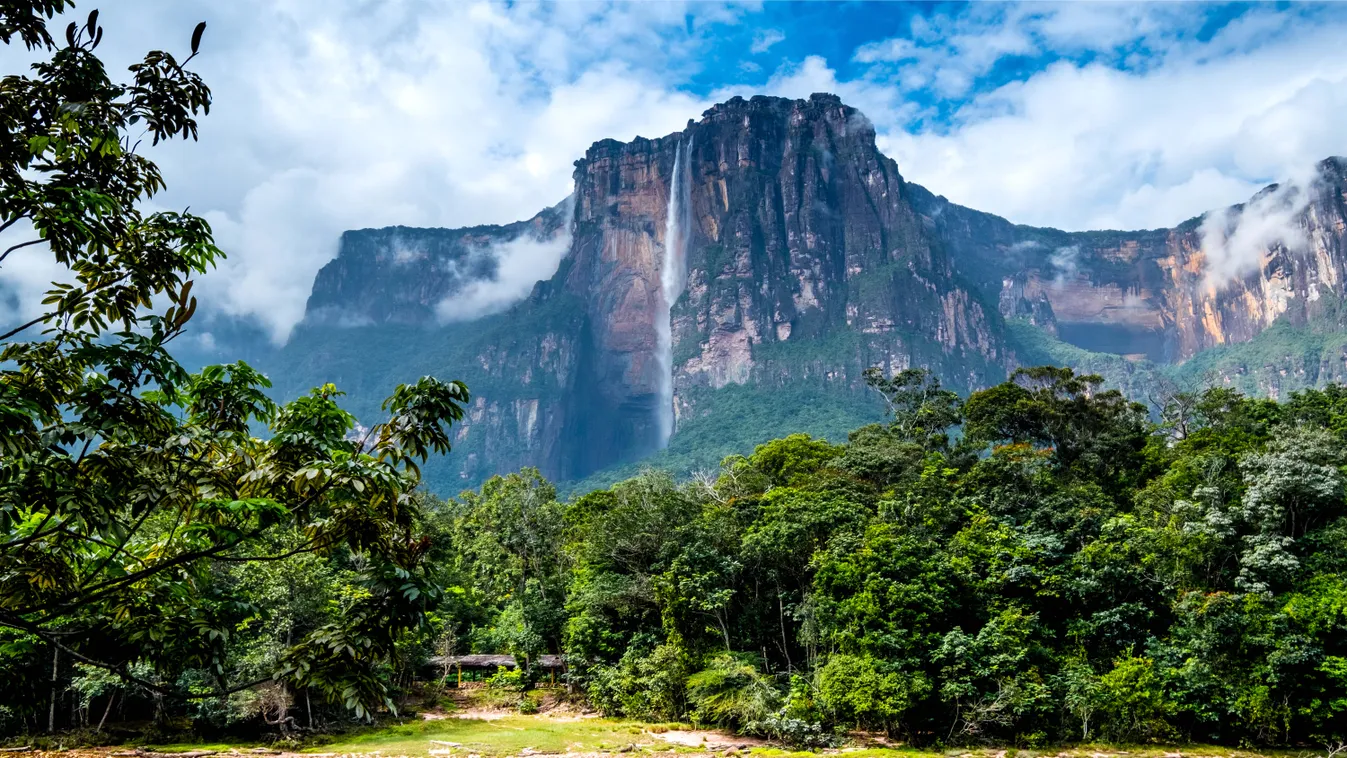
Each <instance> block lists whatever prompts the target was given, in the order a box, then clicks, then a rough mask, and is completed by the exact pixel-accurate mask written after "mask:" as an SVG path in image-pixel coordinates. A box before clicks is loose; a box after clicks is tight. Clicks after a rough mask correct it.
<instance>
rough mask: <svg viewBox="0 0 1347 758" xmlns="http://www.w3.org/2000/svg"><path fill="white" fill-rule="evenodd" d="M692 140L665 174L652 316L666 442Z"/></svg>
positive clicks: (684, 272)
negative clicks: (656, 309) (656, 303)
mask: <svg viewBox="0 0 1347 758" xmlns="http://www.w3.org/2000/svg"><path fill="white" fill-rule="evenodd" d="M691 152H692V143H691V141H689V142H688V153H689V155H688V156H686V157H685V156H684V155H683V145H682V143H679V144H678V146H676V147H675V148H674V164H673V173H672V174H671V175H670V177H669V209H668V212H667V214H666V217H665V221H664V261H663V262H662V264H661V265H660V285H661V286H660V291H661V294H662V295H663V301H662V302H661V303H660V308H661V312H660V314H659V316H658V317H656V319H655V336H656V359H657V361H658V365H659V372H660V376H659V440H660V443H659V445H660V447H661V448H664V447H666V446H667V445H668V444H669V437H670V436H672V435H673V431H674V397H673V323H672V318H673V304H674V303H675V302H676V301H677V300H678V296H679V295H681V294H683V288H684V287H685V286H687V279H688V259H687V255H688V229H689V227H690V226H691V217H690V215H689V211H690V206H691V204H692V202H691V201H692V185H691V184H690V183H689V182H688V171H689V164H690V162H691V155H690V153H691Z"/></svg>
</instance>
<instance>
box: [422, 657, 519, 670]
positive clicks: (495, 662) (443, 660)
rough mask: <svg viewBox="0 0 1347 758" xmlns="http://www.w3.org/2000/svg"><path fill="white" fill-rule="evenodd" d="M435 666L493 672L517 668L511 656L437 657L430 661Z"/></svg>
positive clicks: (517, 665)
mask: <svg viewBox="0 0 1347 758" xmlns="http://www.w3.org/2000/svg"><path fill="white" fill-rule="evenodd" d="M430 662H431V663H433V664H435V665H436V666H450V667H457V668H461V669H487V670H490V671H495V670H496V669H497V668H500V667H501V666H504V667H505V668H507V669H516V668H519V664H518V663H516V662H515V659H514V656H513V655H437V656H435V657H434V658H431V659H430Z"/></svg>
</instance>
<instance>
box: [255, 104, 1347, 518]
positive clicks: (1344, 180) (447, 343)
mask: <svg viewBox="0 0 1347 758" xmlns="http://www.w3.org/2000/svg"><path fill="white" fill-rule="evenodd" d="M1345 166H1347V164H1345V163H1344V161H1343V160H1342V159H1330V160H1328V161H1325V162H1323V163H1322V164H1320V166H1319V171H1318V174H1317V176H1316V177H1315V178H1314V179H1313V180H1310V181H1306V182H1301V183H1294V184H1287V185H1282V186H1273V187H1270V188H1268V189H1267V190H1264V191H1263V192H1262V193H1260V194H1259V195H1258V196H1257V197H1255V198H1253V199H1252V200H1251V201H1250V202H1249V203H1247V204H1245V205H1243V206H1237V207H1235V208H1233V209H1229V210H1227V211H1222V212H1219V213H1214V214H1208V215H1207V216H1205V217H1203V218H1200V219H1192V220H1190V221H1188V222H1185V223H1183V224H1180V225H1179V226H1177V227H1175V228H1173V229H1161V230H1151V231H1140V232H1115V231H1104V232H1062V231H1058V230H1054V229H1042V228H1034V227H1027V226H1020V225H1016V224H1012V223H1010V222H1009V221H1006V220H1005V219H1002V218H1000V217H997V216H994V215H991V214H987V213H982V212H979V211H975V210H972V209H969V208H964V207H962V206H959V205H956V204H953V203H951V202H949V201H948V200H946V199H945V198H943V197H939V196H937V195H935V194H933V193H931V192H929V191H928V190H926V189H924V188H922V187H919V186H917V185H915V184H911V183H909V182H906V181H904V179H903V178H902V176H901V175H900V174H899V171H898V166H897V164H896V163H895V162H894V161H893V160H891V159H889V158H888V157H886V156H884V155H883V154H882V153H880V152H879V150H878V149H877V148H876V146H875V134H874V129H873V127H872V126H871V125H870V123H869V122H868V121H867V120H866V119H865V117H864V116H863V115H862V114H861V113H859V112H858V111H856V110H855V109H853V108H850V107H848V106H846V105H845V104H843V103H842V102H841V101H840V100H839V99H838V98H837V97H835V96H832V95H814V96H812V97H811V98H809V99H808V100H787V99H781V98H768V97H754V98H752V99H750V100H744V99H742V98H734V99H732V100H730V101H728V102H725V103H722V104H720V105H716V106H714V107H712V108H711V109H710V110H708V111H706V112H705V113H704V114H703V115H702V118H701V119H700V120H697V121H691V120H690V121H689V122H688V124H687V127H686V128H685V129H683V130H682V131H680V132H676V133H674V134H670V135H667V136H664V137H660V138H658V139H644V138H637V139H635V140H632V141H631V142H627V143H622V142H617V141H615V140H602V141H600V142H597V143H595V144H594V145H593V146H592V147H591V148H590V149H589V150H588V151H587V152H586V154H585V156H584V157H583V158H582V159H580V160H578V161H577V162H576V168H575V173H574V188H575V189H574V194H573V195H572V197H571V198H569V199H568V201H566V202H563V203H562V204H560V205H558V206H556V207H554V208H551V209H548V210H545V211H543V212H542V213H540V214H539V215H538V216H537V217H535V218H533V219H531V220H530V221H527V222H520V223H518V224H511V225H508V226H498V227H475V228H472V229H463V230H440V229H409V228H394V229H383V230H363V231H359V232H348V233H346V234H345V235H343V238H342V241H341V246H340V250H339V254H338V255H337V257H336V258H335V259H334V260H333V261H332V262H330V263H329V264H328V265H327V266H326V267H324V269H323V270H322V271H321V272H320V273H319V275H318V277H317V279H316V281H315V284H314V289H313V294H312V296H311V297H310V300H309V305H308V315H307V316H306V319H305V321H304V323H303V324H301V326H300V327H299V328H298V329H297V330H296V333H295V335H294V336H293V337H292V339H291V340H290V342H289V343H288V344H287V345H286V347H285V348H284V349H283V350H281V351H280V352H279V353H277V354H275V355H273V356H271V357H270V358H269V359H268V360H267V361H266V362H265V364H264V365H265V367H266V368H267V369H268V371H269V373H270V375H271V376H272V377H273V379H274V380H275V381H276V382H277V385H278V390H279V391H280V392H281V393H282V394H291V395H292V394H294V392H296V391H302V390H303V389H304V388H306V387H308V386H312V385H314V384H317V383H321V382H326V381H333V382H335V383H337V385H338V386H339V387H341V388H343V389H344V390H346V391H347V392H349V393H350V397H349V400H350V403H349V405H350V406H351V407H352V409H353V410H354V411H355V412H356V413H357V414H358V415H360V416H361V417H362V418H373V417H374V416H375V414H376V412H377V405H378V400H379V399H380V398H381V397H382V395H383V394H386V392H387V391H388V390H389V389H390V388H391V387H392V385H393V384H394V383H396V382H398V381H408V380H411V379H414V378H415V377H416V376H419V375H421V374H425V373H433V374H437V375H440V376H443V377H446V378H450V377H451V378H459V379H463V380H464V381H466V382H467V383H468V385H469V387H470V388H471V389H472V391H473V395H474V400H473V403H472V407H471V409H470V413H469V418H468V419H467V420H466V422H465V423H464V424H463V425H462V426H460V427H459V428H458V429H457V430H456V434H457V440H458V441H457V443H456V448H455V453H454V454H453V455H452V456H450V457H449V458H446V459H444V460H443V461H440V462H437V464H436V467H437V468H435V467H433V468H432V469H430V470H428V471H427V474H428V478H429V479H430V480H431V481H432V483H433V486H435V487H436V488H437V489H439V490H440V491H442V492H443V493H445V494H452V492H454V491H455V490H456V489H457V488H458V487H460V486H469V485H473V484H476V483H478V482H480V481H481V480H482V479H483V478H485V477H487V476H489V475H491V474H493V473H496V472H500V471H507V470H511V469H514V468H518V467H520V466H524V465H536V466H538V467H539V468H541V469H542V471H543V472H544V474H546V475H547V476H549V477H551V478H553V479H556V480H562V481H567V480H571V481H573V480H576V479H580V478H583V477H586V476H590V475H594V474H595V472H604V471H609V472H611V471H613V470H614V467H620V466H622V465H623V464H627V465H634V462H636V461H640V460H649V459H650V458H649V456H652V455H654V456H655V457H654V458H653V460H655V461H658V462H662V463H664V464H665V465H669V466H671V467H674V468H680V469H684V470H687V469H690V468H695V467H697V466H706V465H713V464H714V463H715V461H716V460H717V459H718V458H719V457H720V456H722V455H724V454H728V453H731V452H736V451H742V450H744V449H746V448H747V447H749V446H751V445H752V444H754V443H756V442H760V441H762V440H765V439H767V438H770V437H772V436H777V435H780V434H785V433H789V432H794V431H810V432H812V433H816V434H823V435H827V436H834V437H836V436H838V435H841V434H844V433H845V431H846V430H847V429H849V428H852V427H854V426H857V425H860V424H862V423H866V422H869V421H874V420H878V419H879V418H880V416H881V409H880V408H879V406H878V404H877V401H876V400H875V399H874V398H872V397H871V396H870V395H869V394H868V393H867V392H866V390H865V387H864V384H863V381H862V378H861V372H862V371H864V369H865V368H867V367H869V366H875V365H877V366H880V367H882V368H884V370H886V371H895V370H898V369H901V368H906V367H909V366H924V367H928V368H930V369H932V370H933V371H935V372H936V373H937V374H938V375H940V376H941V378H942V379H943V380H944V381H945V382H946V383H947V384H948V385H951V386H953V387H955V388H957V389H963V390H967V389H972V388H977V387H981V386H986V385H988V384H990V383H994V382H997V381H999V380H1001V379H1002V378H1004V377H1005V375H1006V373H1007V372H1008V371H1010V370H1013V369H1014V368H1016V367H1017V366H1020V365H1024V364H1026V363H1035V362H1041V361H1044V360H1052V361H1059V362H1060V361H1063V360H1065V361H1068V362H1074V363H1076V364H1077V365H1085V366H1089V365H1094V364H1098V365H1099V366H1101V367H1102V368H1104V369H1106V370H1107V373H1109V375H1110V379H1111V380H1114V381H1115V382H1118V383H1120V384H1126V383H1127V382H1133V381H1134V382H1151V381H1153V380H1154V378H1155V377H1158V376H1161V375H1164V374H1165V372H1167V371H1172V370H1176V367H1182V366H1184V365H1189V364H1193V363H1194V362H1197V363H1200V362H1201V360H1202V359H1204V356H1207V355H1208V354H1209V353H1210V352H1211V349H1212V348H1223V349H1225V348H1228V346H1230V345H1237V344H1241V343H1247V344H1253V343H1254V342H1255V341H1256V340H1257V339H1258V338H1259V335H1260V334H1262V333H1263V332H1264V331H1265V330H1267V329H1268V328H1269V327H1270V326H1273V325H1274V324H1276V325H1279V326H1278V328H1282V326H1281V325H1289V326H1290V328H1296V329H1300V328H1309V327H1310V326H1312V325H1315V324H1323V323H1326V321H1325V319H1328V320H1331V319H1332V318H1336V316H1335V315H1334V314H1336V311H1335V310H1333V308H1334V307H1335V306H1334V304H1336V303H1337V302H1338V296H1339V295H1340V293H1341V287H1342V284H1341V283H1342V279H1343V276H1344V275H1345V274H1347V260H1344V238H1345V237H1347V234H1345V233H1344V218H1347V213H1345V212H1344V197H1347V171H1344V167H1345ZM534 243H537V244H543V243H548V244H552V243H555V244H558V245H565V251H564V255H563V256H562V257H561V259H560V262H559V263H558V264H557V268H556V271H555V273H554V274H552V275H551V276H550V277H546V278H542V280H541V281H538V282H537V284H536V285H535V286H534V287H533V289H532V291H531V293H530V294H528V296H527V297H526V298H524V299H523V300H522V302H518V303H517V304H515V305H514V306H513V307H511V308H510V309H509V310H506V311H505V312H501V313H493V314H491V315H487V316H483V317H481V318H478V319H476V320H472V321H466V322H463V321H460V322H456V323H443V321H444V318H445V314H446V313H447V312H448V313H462V312H463V311H464V310H465V309H466V307H467V306H466V305H465V303H464V299H465V298H468V297H469V291H470V290H474V283H478V284H479V285H480V284H482V283H486V284H489V283H491V282H494V281H496V280H498V279H499V278H500V277H501V275H502V272H501V270H500V269H501V266H500V265H499V262H498V260H497V257H496V253H495V252H494V251H498V250H500V249H503V248H502V246H504V245H510V244H514V245H521V244H534ZM559 249H560V248H559ZM1213 272H1216V274H1219V278H1215V277H1214V275H1213ZM542 274H544V275H545V274H546V272H545V271H544V272H542ZM1326 333H1336V330H1335V329H1332V328H1330V329H1328V330H1327V332H1326ZM1223 346H1224V347H1223ZM1330 363H1331V364H1332V363H1333V362H1332V361H1331V360H1330ZM1333 366H1335V367H1336V370H1340V369H1341V367H1342V362H1341V360H1340V356H1339V359H1338V360H1337V362H1336V364H1333ZM1330 368H1332V367H1330ZM1319 373H1321V374H1322V373H1323V372H1319ZM1328 373H1329V374H1332V371H1329V372H1328ZM1317 378H1318V374H1316V378H1315V379H1314V380H1311V383H1312V381H1315V380H1317ZM599 475H600V476H602V473H600V474H599Z"/></svg>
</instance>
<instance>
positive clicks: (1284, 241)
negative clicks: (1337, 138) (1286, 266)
mask: <svg viewBox="0 0 1347 758" xmlns="http://www.w3.org/2000/svg"><path fill="white" fill-rule="evenodd" d="M1314 181H1315V179H1314V178H1307V177H1296V178H1294V179H1292V180H1290V181H1287V182H1284V183H1281V184H1279V185H1277V186H1276V187H1275V188H1272V189H1269V190H1267V191H1265V192H1261V193H1259V194H1258V195H1257V196H1256V197H1254V198H1253V199H1252V200H1250V201H1249V202H1248V203H1246V204H1244V205H1243V206H1242V207H1240V208H1230V209H1222V210H1218V211H1213V212H1211V213H1209V214H1207V215H1206V216H1205V217H1204V218H1203V219H1202V225H1201V227H1200V228H1199V233H1200V235H1201V239H1202V253H1203V255H1204V256H1205V258H1206V261H1205V267H1206V268H1205V276H1204V285H1205V286H1207V287H1211V288H1217V289H1219V288H1220V287H1222V286H1224V285H1225V284H1227V283H1228V282H1230V281H1231V280H1233V279H1236V278H1238V277H1242V276H1245V275H1247V274H1249V273H1252V272H1253V271H1256V270H1257V269H1258V267H1259V266H1260V265H1261V264H1262V262H1263V258H1264V256H1265V255H1266V254H1267V252H1268V251H1270V250H1275V249H1277V248H1285V249H1287V250H1291V251H1293V252H1300V251H1304V250H1306V249H1307V248H1308V247H1309V238H1308V237H1307V236H1306V235H1305V229H1304V228H1303V227H1302V226H1301V224H1300V223H1299V222H1298V218H1299V216H1300V214H1301V213H1302V212H1304V210H1305V208H1306V207H1308V206H1309V203H1310V200H1311V198H1312V197H1313V194H1312V193H1313V184H1314Z"/></svg>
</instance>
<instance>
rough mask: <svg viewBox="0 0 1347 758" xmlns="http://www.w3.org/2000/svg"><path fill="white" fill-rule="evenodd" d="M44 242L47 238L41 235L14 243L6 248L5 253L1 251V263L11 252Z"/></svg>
mask: <svg viewBox="0 0 1347 758" xmlns="http://www.w3.org/2000/svg"><path fill="white" fill-rule="evenodd" d="M43 242H46V240H45V239H43V238H41V237H38V238H37V239H35V240H28V241H27V242H20V243H19V244H17V245H12V246H10V248H9V249H8V250H6V251H5V252H3V253H0V263H4V261H5V259H6V258H8V257H9V254H10V253H12V252H14V251H15V250H18V249H19V248H23V247H29V246H32V245H40V244H42V243H43Z"/></svg>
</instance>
